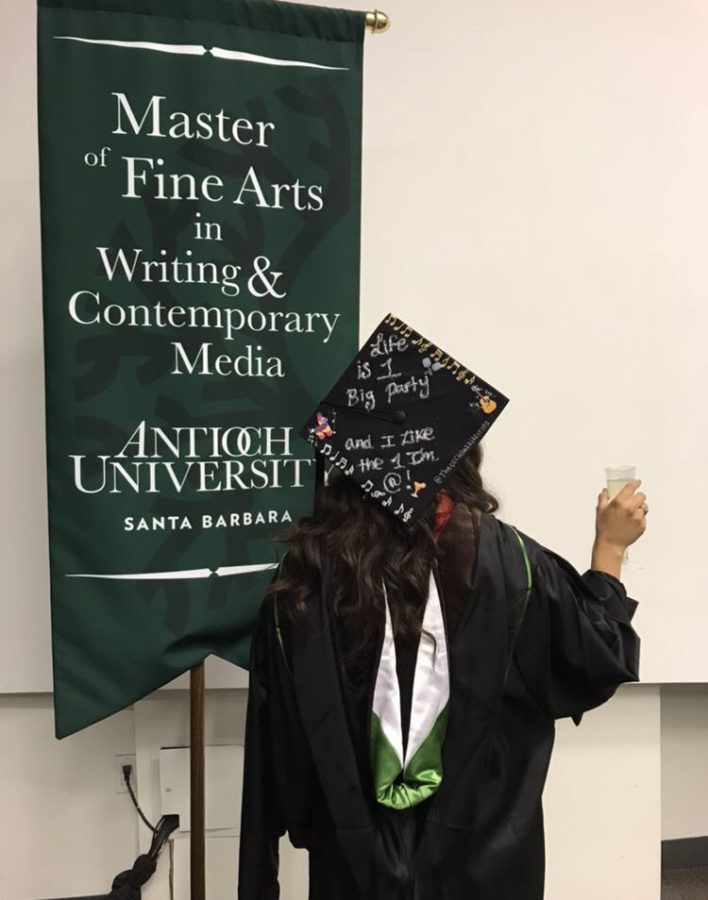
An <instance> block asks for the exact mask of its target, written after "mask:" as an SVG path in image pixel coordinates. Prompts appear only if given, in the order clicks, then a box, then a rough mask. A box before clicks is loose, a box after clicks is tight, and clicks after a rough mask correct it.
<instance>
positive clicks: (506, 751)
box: [238, 514, 639, 900]
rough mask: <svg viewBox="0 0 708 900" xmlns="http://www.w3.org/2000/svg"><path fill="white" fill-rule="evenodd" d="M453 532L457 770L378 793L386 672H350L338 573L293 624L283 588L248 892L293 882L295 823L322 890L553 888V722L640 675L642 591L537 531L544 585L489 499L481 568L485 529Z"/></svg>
mask: <svg viewBox="0 0 708 900" xmlns="http://www.w3.org/2000/svg"><path fill="white" fill-rule="evenodd" d="M451 525H452V523H451ZM448 530H451V533H452V535H453V543H454V544H455V547H453V550H452V551H451V552H450V553H449V554H447V555H446V557H445V562H444V564H443V566H442V568H441V570H440V573H439V574H438V575H437V576H436V577H438V587H439V589H440V592H441V596H442V599H443V606H444V607H445V590H446V586H449V588H450V591H451V592H452V591H456V592H457V593H458V595H460V596H461V597H462V601H463V602H462V606H461V608H460V610H459V615H458V617H457V621H456V622H455V627H454V630H449V633H448V636H449V641H448V643H449V654H450V656H449V658H450V707H449V710H450V711H449V721H448V728H447V733H446V737H445V742H444V745H443V780H442V784H441V785H440V787H439V789H438V790H437V791H436V792H435V793H434V794H433V795H432V797H430V798H429V799H428V800H426V801H425V802H424V803H422V804H420V805H419V806H417V807H413V808H412V809H411V810H406V811H404V812H399V811H395V810H390V809H388V808H386V807H383V806H381V805H380V804H378V803H377V802H376V800H375V799H374V790H373V783H372V779H371V772H370V767H369V763H368V735H367V717H368V709H369V699H370V692H369V689H370V684H369V682H370V681H371V678H369V679H368V681H367V679H363V681H362V682H361V683H359V684H352V683H351V679H350V674H349V673H348V672H347V669H346V667H345V664H344V663H343V661H342V650H341V640H340V638H339V637H338V627H337V625H336V623H334V622H333V621H332V619H331V616H330V609H331V607H330V604H329V591H330V589H329V585H328V580H329V579H328V576H327V573H326V571H325V573H324V574H323V580H322V586H321V591H320V594H319V595H318V596H314V597H312V600H311V603H310V605H309V611H308V617H307V620H306V621H305V622H303V623H299V624H298V625H297V626H294V627H284V626H283V623H282V614H281V615H280V616H279V620H280V622H281V626H283V627H281V629H280V631H279V630H278V628H277V627H276V613H275V610H274V607H273V603H272V602H267V603H265V604H264V605H263V607H262V609H261V613H260V615H259V618H258V621H257V623H256V627H255V633H254V637H253V648H252V654H251V686H250V690H249V700H248V715H247V726H246V750H245V769H244V789H243V807H242V823H241V845H240V862H239V888H238V897H239V900H275V898H278V897H279V886H278V839H279V837H280V836H281V835H283V834H284V833H285V832H287V833H288V834H289V837H290V840H291V842H292V843H293V844H294V845H295V846H296V847H304V848H307V850H308V851H309V859H310V888H309V894H308V898H309V900H541V898H542V897H543V881H544V841H543V813H542V807H541V794H542V791H543V786H544V782H545V778H546V773H547V770H548V765H549V761H550V756H551V750H552V746H553V739H554V720H555V719H556V718H560V717H564V716H572V717H573V718H574V719H575V721H576V723H577V722H579V721H580V717H581V716H582V713H583V712H584V711H586V710H589V709H592V708H593V707H596V706H599V705H600V704H601V703H603V702H605V701H606V700H607V699H608V698H609V697H611V696H612V694H613V693H614V691H615V689H616V688H617V686H618V685H619V684H621V683H622V682H626V681H636V680H637V679H638V658H639V639H638V637H637V635H636V633H635V632H634V631H633V629H632V626H631V624H630V623H631V619H632V616H633V614H634V611H635V608H636V606H637V604H636V602H635V601H634V600H631V599H629V598H628V597H627V595H626V592H625V589H624V587H623V585H622V584H621V582H619V581H618V580H617V579H615V578H613V577H612V576H610V575H606V574H604V573H600V572H594V571H588V572H586V573H585V574H584V575H582V576H581V575H580V574H579V573H578V572H577V571H576V570H575V569H574V568H573V567H572V566H571V565H570V564H569V563H568V562H566V561H565V560H563V559H562V558H561V557H559V556H557V555H556V554H554V553H553V552H551V551H550V550H548V549H546V548H544V547H542V546H541V545H539V544H538V543H536V542H535V541H533V540H532V539H531V538H529V537H527V536H526V535H522V537H523V540H524V544H525V546H526V550H527V554H528V558H529V562H530V566H531V570H532V583H533V587H532V589H531V592H530V594H529V593H528V592H527V590H526V588H527V569H526V565H525V562H524V559H523V556H522V554H521V552H520V546H519V542H518V539H517V536H516V534H515V533H514V531H513V530H512V529H511V528H510V527H509V526H507V525H505V524H504V523H502V522H500V521H499V520H498V519H497V518H496V517H494V516H493V515H489V514H484V515H482V517H481V521H480V524H479V538H478V550H477V558H476V564H475V565H474V570H473V571H470V572H469V573H466V572H465V571H464V570H465V565H466V563H465V559H466V555H465V543H464V542H465V540H468V539H469V536H467V537H465V530H464V528H463V529H460V530H459V531H458V533H457V535H456V534H455V531H454V526H452V527H451V526H448V529H446V531H448ZM472 555H473V554H472V553H468V554H467V557H469V556H472ZM525 601H527V602H525ZM281 603H282V601H281ZM371 675H372V676H373V672H372V673H371Z"/></svg>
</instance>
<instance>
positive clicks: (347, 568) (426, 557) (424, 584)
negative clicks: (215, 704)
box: [266, 444, 499, 654]
mask: <svg viewBox="0 0 708 900" xmlns="http://www.w3.org/2000/svg"><path fill="white" fill-rule="evenodd" d="M482 455H483V451H482V448H481V445H480V444H477V445H476V446H475V448H474V449H473V450H472V451H471V452H470V453H469V454H468V455H467V456H466V457H465V458H464V459H463V460H462V462H461V463H460V464H459V465H458V466H457V468H456V469H455V470H454V472H453V473H452V475H451V476H450V477H449V479H448V481H447V482H446V483H445V489H446V490H447V491H449V493H450V495H451V497H452V499H453V501H454V502H455V503H456V504H460V503H461V504H464V505H466V506H467V507H468V508H469V509H470V510H472V511H479V512H496V510H497V509H499V502H498V501H497V499H496V497H494V496H493V495H492V494H490V493H489V492H488V491H487V490H485V488H484V484H483V481H482V476H481V474H480V471H479V470H480V465H481V463H482ZM435 506H436V504H435V503H434V502H432V503H430V504H429V506H428V508H427V509H426V510H425V512H424V513H423V515H422V516H421V517H420V518H419V519H418V520H417V521H416V523H415V524H414V525H413V527H412V528H407V527H406V526H404V525H403V524H401V523H400V522H398V520H396V519H394V517H393V516H392V515H390V513H388V512H386V510H384V509H383V508H382V507H381V506H380V504H379V503H378V502H377V501H376V500H371V499H369V498H368V497H367V495H366V494H365V493H364V492H363V491H362V490H361V488H360V487H359V486H358V485H357V484H356V482H354V481H353V480H352V479H351V478H348V477H347V476H345V475H343V474H342V473H341V472H339V471H338V470H337V471H335V472H333V474H332V475H331V476H330V479H329V481H328V483H327V485H326V486H323V487H320V488H319V489H318V492H317V496H316V498H315V504H314V512H313V514H312V515H310V516H304V517H303V518H301V519H299V520H298V521H297V522H296V523H295V525H294V526H293V528H292V529H291V530H290V532H289V533H287V534H286V535H285V536H284V537H283V538H281V542H282V543H284V544H286V545H287V556H286V558H285V560H284V562H283V565H282V566H281V571H280V575H279V577H278V578H277V579H276V580H275V581H274V582H273V583H272V584H271V586H270V587H269V588H268V591H267V593H266V597H276V598H278V608H279V612H281V613H285V614H286V615H287V616H288V617H289V618H290V619H291V621H297V620H299V619H301V618H302V617H303V616H304V615H305V612H306V609H307V603H308V599H309V598H310V597H311V596H312V594H313V593H315V592H317V591H318V590H319V588H320V584H321V580H322V569H323V560H324V557H325V555H326V559H327V564H328V568H329V573H330V577H331V585H332V587H333V591H332V599H333V603H334V611H335V614H336V615H337V616H338V617H340V618H342V619H343V620H344V621H345V623H346V625H347V626H348V627H347V631H348V633H349V634H350V635H353V636H354V640H353V642H352V647H351V652H352V654H356V653H358V652H359V651H360V650H363V649H365V648H367V647H370V646H372V645H373V643H374V642H375V640H376V634H377V623H378V622H380V621H382V618H381V615H382V614H383V609H384V592H383V585H384V584H385V585H386V591H387V594H388V597H389V606H390V608H391V619H392V624H393V630H394V634H396V635H406V636H410V637H417V636H419V635H420V632H421V619H422V616H421V611H422V608H423V605H424V603H425V600H426V598H427V594H428V583H429V579H430V570H431V567H432V565H433V563H434V561H435V560H436V558H437V556H438V554H439V552H440V551H439V548H438V544H437V543H436V541H435V540H434V538H433V530H432V529H433V525H434V521H435ZM374 611H379V612H380V613H381V615H375V614H372V613H373V612H374Z"/></svg>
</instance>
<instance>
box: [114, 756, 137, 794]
mask: <svg viewBox="0 0 708 900" xmlns="http://www.w3.org/2000/svg"><path fill="white" fill-rule="evenodd" d="M113 766H114V771H115V788H116V794H127V793H128V788H127V787H126V786H125V779H124V778H123V766H130V767H131V769H130V786H131V787H132V789H133V790H135V782H136V778H135V757H134V756H114V757H113Z"/></svg>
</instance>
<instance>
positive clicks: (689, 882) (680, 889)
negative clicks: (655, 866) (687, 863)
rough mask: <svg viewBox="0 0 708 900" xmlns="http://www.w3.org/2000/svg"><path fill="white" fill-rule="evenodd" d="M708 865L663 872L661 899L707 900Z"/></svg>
mask: <svg viewBox="0 0 708 900" xmlns="http://www.w3.org/2000/svg"><path fill="white" fill-rule="evenodd" d="M706 897H708V866H700V867H699V868H696V869H667V870H666V871H664V872H662V873H661V900H706Z"/></svg>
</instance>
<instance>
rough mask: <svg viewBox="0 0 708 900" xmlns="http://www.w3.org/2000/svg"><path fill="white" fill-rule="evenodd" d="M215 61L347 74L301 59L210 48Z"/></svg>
mask: <svg viewBox="0 0 708 900" xmlns="http://www.w3.org/2000/svg"><path fill="white" fill-rule="evenodd" d="M208 52H209V53H211V55H212V56H215V57H216V58H217V59H234V60H241V61H242V62H255V63H264V64H265V65H267V66H303V67H304V68H307V69H328V70H329V71H330V72H348V71H349V69H348V68H346V67H343V66H322V65H320V64H319V63H312V62H304V61H303V60H301V59H277V58H276V57H274V56H257V55H256V54H255V53H246V52H245V51H243V50H224V48H223V47H212V48H211V49H210V50H209V51H208Z"/></svg>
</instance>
